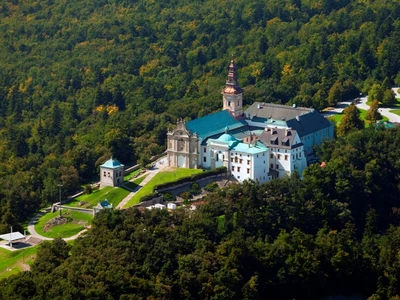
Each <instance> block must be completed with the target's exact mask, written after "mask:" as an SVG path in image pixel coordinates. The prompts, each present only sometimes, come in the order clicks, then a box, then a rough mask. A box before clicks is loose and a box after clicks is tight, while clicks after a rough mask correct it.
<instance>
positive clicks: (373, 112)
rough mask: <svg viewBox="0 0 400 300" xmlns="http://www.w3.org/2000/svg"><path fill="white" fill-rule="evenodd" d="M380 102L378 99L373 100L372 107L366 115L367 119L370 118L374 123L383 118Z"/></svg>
mask: <svg viewBox="0 0 400 300" xmlns="http://www.w3.org/2000/svg"><path fill="white" fill-rule="evenodd" d="M378 109H379V102H378V100H374V101H372V103H371V105H370V108H369V110H368V112H367V114H366V116H365V119H366V120H369V121H370V122H371V124H372V123H376V121H378V120H380V119H382V115H381V114H380V113H379V111H378Z"/></svg>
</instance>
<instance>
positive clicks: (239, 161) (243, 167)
mask: <svg viewBox="0 0 400 300" xmlns="http://www.w3.org/2000/svg"><path fill="white" fill-rule="evenodd" d="M230 158H231V165H230V167H231V168H230V171H231V174H232V175H233V176H234V177H235V178H236V179H237V180H238V181H240V182H242V181H243V180H246V179H250V175H251V174H247V160H248V157H247V154H244V153H241V152H238V151H231V153H230Z"/></svg>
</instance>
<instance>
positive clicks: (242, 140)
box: [167, 59, 334, 182]
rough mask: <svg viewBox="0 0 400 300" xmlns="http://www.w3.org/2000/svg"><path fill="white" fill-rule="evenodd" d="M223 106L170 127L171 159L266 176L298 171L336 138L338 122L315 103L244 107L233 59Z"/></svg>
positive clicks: (263, 179)
mask: <svg viewBox="0 0 400 300" xmlns="http://www.w3.org/2000/svg"><path fill="white" fill-rule="evenodd" d="M221 94H222V107H223V110H222V111H219V112H216V113H213V114H210V115H207V116H205V117H202V118H199V119H195V120H191V121H189V122H187V123H186V122H184V121H183V120H179V121H178V123H177V126H176V127H175V128H174V129H173V130H170V131H168V133H167V138H168V142H167V143H168V148H167V156H168V164H169V166H173V167H183V168H205V169H213V168H217V167H220V166H225V167H226V168H227V170H228V171H229V172H230V174H231V175H232V176H233V177H235V178H236V179H237V180H238V181H243V180H246V179H251V180H255V181H259V182H266V181H269V180H271V179H273V178H277V177H282V176H285V175H290V174H291V173H292V172H298V173H299V174H300V175H301V174H302V172H303V170H304V169H305V168H306V167H307V162H308V161H310V160H312V159H315V154H314V149H313V147H314V146H315V145H321V143H322V142H323V140H324V139H333V136H334V131H333V130H334V126H333V124H331V123H330V122H329V121H328V120H326V119H325V118H324V117H323V116H322V115H321V114H320V113H319V112H318V111H316V110H314V109H312V108H304V107H296V106H295V105H293V106H286V105H278V104H270V103H262V102H255V103H253V104H252V105H251V106H250V107H249V108H247V109H246V110H245V111H243V89H241V88H240V86H239V82H238V80H237V72H236V65H235V62H234V60H233V59H232V60H231V63H230V65H229V70H228V78H227V81H226V86H225V88H224V89H223V90H222V91H221Z"/></svg>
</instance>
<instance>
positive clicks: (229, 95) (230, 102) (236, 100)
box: [221, 55, 243, 118]
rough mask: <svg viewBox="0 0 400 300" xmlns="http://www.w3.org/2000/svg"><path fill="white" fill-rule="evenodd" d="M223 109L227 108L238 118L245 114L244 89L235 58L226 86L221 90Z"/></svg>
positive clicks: (230, 67)
mask: <svg viewBox="0 0 400 300" xmlns="http://www.w3.org/2000/svg"><path fill="white" fill-rule="evenodd" d="M221 94H222V101H223V108H222V109H223V110H225V109H227V110H229V112H230V113H231V114H232V115H233V116H234V117H235V118H236V117H240V116H241V115H242V114H243V90H242V89H241V88H240V87H239V82H238V80H237V73H236V65H235V61H234V59H233V55H232V60H231V63H230V65H229V71H228V79H227V80H226V85H225V88H224V89H223V90H222V91H221Z"/></svg>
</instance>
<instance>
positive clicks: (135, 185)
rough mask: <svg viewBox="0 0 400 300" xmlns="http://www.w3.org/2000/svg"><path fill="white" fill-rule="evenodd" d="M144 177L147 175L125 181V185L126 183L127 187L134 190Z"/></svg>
mask: <svg viewBox="0 0 400 300" xmlns="http://www.w3.org/2000/svg"><path fill="white" fill-rule="evenodd" d="M146 177H147V175H145V176H142V177H140V178H138V179H136V180H134V181H132V182H131V181H129V182H126V183H125V185H126V186H127V187H128V188H130V189H132V190H134V189H135V188H137V187H138V185H140V184H141V183H142V181H143V180H144V179H145V178H146Z"/></svg>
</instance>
